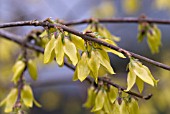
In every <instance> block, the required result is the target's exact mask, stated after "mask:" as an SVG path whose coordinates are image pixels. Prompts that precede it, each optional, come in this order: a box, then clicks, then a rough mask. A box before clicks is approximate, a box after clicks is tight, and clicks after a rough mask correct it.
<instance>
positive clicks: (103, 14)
mask: <svg viewBox="0 0 170 114" xmlns="http://www.w3.org/2000/svg"><path fill="white" fill-rule="evenodd" d="M115 13H116V8H115V5H114V1H112V0H106V1H103V2H101V3H100V5H99V6H96V7H94V8H93V9H92V15H93V17H96V18H107V17H113V16H114V15H115Z"/></svg>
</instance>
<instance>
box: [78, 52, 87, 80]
mask: <svg viewBox="0 0 170 114" xmlns="http://www.w3.org/2000/svg"><path fill="white" fill-rule="evenodd" d="M87 61H88V56H87V54H86V52H84V53H83V54H82V57H81V59H80V61H79V62H78V64H77V67H76V69H77V75H78V79H79V80H80V81H81V82H82V81H83V80H84V79H85V78H86V77H87V76H88V75H89V73H90V68H89V67H88V64H87Z"/></svg>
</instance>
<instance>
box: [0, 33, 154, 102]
mask: <svg viewBox="0 0 170 114" xmlns="http://www.w3.org/2000/svg"><path fill="white" fill-rule="evenodd" d="M0 36H1V37H3V38H5V39H7V40H11V41H14V42H16V43H18V44H19V45H23V44H24V45H23V46H25V47H26V48H30V49H33V50H35V51H38V52H40V53H44V49H43V48H41V47H39V46H36V45H34V44H31V43H29V42H27V43H25V42H24V40H22V37H20V36H17V35H14V34H12V33H9V32H7V31H4V30H0ZM20 40H21V41H20ZM64 65H66V66H67V67H69V68H70V69H72V70H75V67H74V66H72V65H70V64H69V63H67V62H66V61H65V62H64ZM99 80H102V81H104V82H106V83H108V84H110V85H112V86H114V87H116V88H120V89H121V90H122V91H124V90H125V88H123V87H121V86H119V85H117V84H115V83H113V82H111V81H109V80H105V79H104V78H99ZM86 81H88V82H92V81H91V80H90V78H87V79H86ZM126 93H128V94H130V95H133V96H136V97H138V98H142V99H145V100H147V99H149V98H151V95H148V96H142V95H139V94H137V93H135V92H131V91H128V92H126Z"/></svg>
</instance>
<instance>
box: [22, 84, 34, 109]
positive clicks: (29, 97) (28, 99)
mask: <svg viewBox="0 0 170 114" xmlns="http://www.w3.org/2000/svg"><path fill="white" fill-rule="evenodd" d="M21 99H22V100H23V103H24V104H25V106H27V107H32V105H33V100H34V97H33V93H32V89H31V87H30V86H29V85H24V87H23V89H22V90H21Z"/></svg>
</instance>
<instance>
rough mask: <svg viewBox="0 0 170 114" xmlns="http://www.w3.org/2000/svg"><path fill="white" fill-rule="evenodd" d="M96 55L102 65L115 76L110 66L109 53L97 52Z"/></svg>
mask: <svg viewBox="0 0 170 114" xmlns="http://www.w3.org/2000/svg"><path fill="white" fill-rule="evenodd" d="M95 54H96V56H97V57H98V58H99V60H100V63H101V65H103V66H104V67H105V68H106V69H107V71H108V72H109V73H110V74H115V73H114V71H113V69H112V67H111V65H110V59H109V57H108V54H107V52H105V51H104V50H97V51H95Z"/></svg>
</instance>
